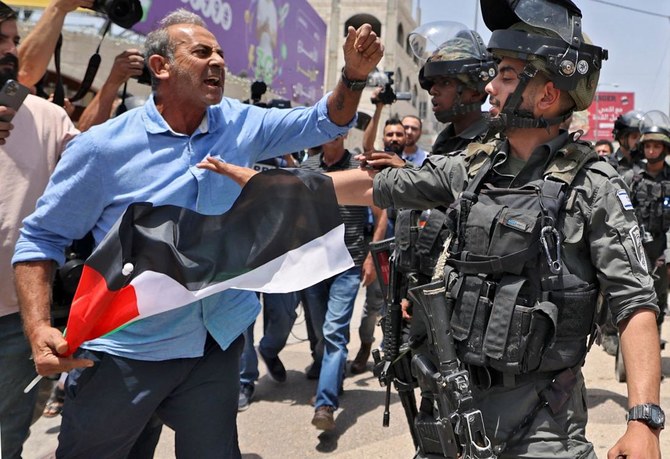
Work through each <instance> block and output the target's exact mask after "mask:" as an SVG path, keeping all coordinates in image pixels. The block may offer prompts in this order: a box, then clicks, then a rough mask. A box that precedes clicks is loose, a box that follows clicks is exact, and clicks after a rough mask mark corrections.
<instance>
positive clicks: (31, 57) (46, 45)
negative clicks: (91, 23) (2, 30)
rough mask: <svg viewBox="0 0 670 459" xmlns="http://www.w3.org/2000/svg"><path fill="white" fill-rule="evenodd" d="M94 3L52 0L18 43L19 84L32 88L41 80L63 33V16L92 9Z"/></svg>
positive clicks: (89, 1)
mask: <svg viewBox="0 0 670 459" xmlns="http://www.w3.org/2000/svg"><path fill="white" fill-rule="evenodd" d="M93 3H95V2H94V0H53V1H52V2H51V3H49V5H48V6H47V7H46V8H45V10H44V12H43V13H42V16H41V17H40V19H39V21H37V24H35V27H34V28H33V30H31V31H30V33H29V34H28V36H27V37H26V38H24V39H23V41H22V42H21V48H20V49H19V52H18V53H19V73H18V80H19V82H20V83H21V84H23V85H25V86H28V87H34V86H35V85H36V84H37V83H38V82H39V81H40V80H41V79H42V76H44V73H45V72H46V70H47V66H48V65H49V61H50V60H51V56H53V53H54V50H55V49H56V43H57V42H58V37H59V35H60V33H61V30H62V29H63V23H64V22H65V16H66V15H67V14H68V13H70V12H71V11H74V10H76V9H77V8H92V7H93Z"/></svg>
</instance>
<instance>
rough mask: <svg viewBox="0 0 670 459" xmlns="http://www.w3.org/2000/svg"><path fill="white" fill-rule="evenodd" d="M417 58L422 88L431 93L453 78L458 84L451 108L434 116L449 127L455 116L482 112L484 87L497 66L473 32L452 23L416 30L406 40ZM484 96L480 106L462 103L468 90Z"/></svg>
mask: <svg viewBox="0 0 670 459" xmlns="http://www.w3.org/2000/svg"><path fill="white" fill-rule="evenodd" d="M407 41H408V43H409V45H410V47H411V49H412V52H413V53H414V55H415V56H416V57H417V58H418V59H419V61H420V62H421V63H422V64H423V65H422V67H421V70H419V84H420V85H421V87H422V88H423V89H425V90H426V91H430V90H431V88H432V87H433V84H434V82H435V80H436V79H438V78H445V77H446V78H454V79H456V80H457V81H458V82H459V86H458V87H457V96H456V100H455V101H454V103H453V105H452V107H451V108H449V109H447V110H441V111H439V112H436V113H435V117H436V118H437V120H438V121H440V122H443V123H446V122H447V121H450V119H451V117H453V116H454V115H459V114H465V113H468V112H472V111H479V110H481V106H482V103H483V102H484V100H485V91H484V87H485V86H486V85H487V84H488V82H489V81H491V80H492V79H493V78H495V76H496V65H495V62H494V60H493V57H492V56H491V54H490V53H489V52H488V51H487V50H486V46H485V45H484V41H483V40H482V38H481V37H480V36H479V34H478V33H477V32H475V31H474V30H470V29H468V28H467V27H466V26H465V25H463V24H460V23H458V22H453V21H437V22H430V23H427V24H424V25H422V26H420V27H417V28H416V29H414V30H413V31H412V32H410V34H409V35H408V37H407ZM466 87H467V88H471V89H474V90H476V91H478V92H480V93H482V95H483V97H482V101H481V103H478V102H476V103H468V104H466V103H463V102H461V96H462V93H463V90H464V89H465V88H466Z"/></svg>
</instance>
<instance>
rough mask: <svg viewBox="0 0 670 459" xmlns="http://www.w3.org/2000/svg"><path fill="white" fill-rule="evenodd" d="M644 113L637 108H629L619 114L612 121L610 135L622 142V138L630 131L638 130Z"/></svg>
mask: <svg viewBox="0 0 670 459" xmlns="http://www.w3.org/2000/svg"><path fill="white" fill-rule="evenodd" d="M643 116H644V113H642V112H641V111H639V110H631V111H629V112H626V113H624V114H623V115H619V116H618V117H617V119H616V120H615V121H614V129H612V135H613V136H614V139H615V140H616V141H618V142H619V143H622V139H623V138H624V137H625V136H627V135H628V134H630V133H632V132H640V122H641V121H642V117H643Z"/></svg>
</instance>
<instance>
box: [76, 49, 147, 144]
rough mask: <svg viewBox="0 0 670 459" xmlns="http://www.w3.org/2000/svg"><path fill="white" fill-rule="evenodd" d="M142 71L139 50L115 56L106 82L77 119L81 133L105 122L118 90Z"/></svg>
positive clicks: (129, 50) (142, 64) (142, 59)
mask: <svg viewBox="0 0 670 459" xmlns="http://www.w3.org/2000/svg"><path fill="white" fill-rule="evenodd" d="M143 70H144V57H142V53H140V51H139V50H137V49H127V50H125V51H123V52H122V53H121V54H119V55H118V56H116V57H115V58H114V64H113V65H112V70H111V71H110V72H109V76H107V80H105V82H104V83H103V85H102V87H101V88H100V90H99V91H98V92H97V93H96V95H95V97H94V98H93V99H92V100H91V102H89V103H88V105H87V106H86V109H85V110H84V111H83V113H82V114H81V116H80V117H79V124H78V127H79V129H80V130H81V131H82V132H83V131H86V130H88V129H89V128H90V127H91V126H95V125H96V124H101V123H104V122H105V121H107V120H108V119H109V117H110V115H111V113H112V108H113V106H114V103H115V102H116V100H117V97H118V92H119V88H120V87H121V86H122V85H123V84H124V83H125V82H127V81H128V79H130V78H132V77H135V78H137V77H139V76H141V75H142V72H143Z"/></svg>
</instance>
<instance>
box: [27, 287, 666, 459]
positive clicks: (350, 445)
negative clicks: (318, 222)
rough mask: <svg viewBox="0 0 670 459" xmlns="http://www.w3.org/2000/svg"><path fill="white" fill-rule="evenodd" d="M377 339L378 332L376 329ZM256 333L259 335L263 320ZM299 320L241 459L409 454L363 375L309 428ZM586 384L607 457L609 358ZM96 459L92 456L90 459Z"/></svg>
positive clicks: (399, 426) (37, 454)
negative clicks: (284, 375)
mask: <svg viewBox="0 0 670 459" xmlns="http://www.w3.org/2000/svg"><path fill="white" fill-rule="evenodd" d="M362 300H363V296H362V295H360V294H359V297H358V300H357V302H356V310H355V312H354V320H353V327H352V343H351V345H350V350H351V354H352V358H353V355H355V353H356V351H357V350H358V344H359V341H358V335H357V329H358V323H359V320H360V319H359V318H360V311H361V307H362ZM377 335H378V336H380V335H381V330H378V331H377ZM256 336H257V337H260V336H262V329H261V324H260V320H259V323H257V324H256ZM663 336H664V338H665V339H666V340H668V341H670V320H667V321H666V323H665V326H664V327H663ZM305 337H306V333H305V328H304V323H303V322H302V317H299V318H298V321H296V325H295V326H294V328H293V336H291V337H290V338H289V344H288V345H287V347H286V348H285V349H284V351H283V352H282V353H281V355H280V356H281V358H282V360H283V362H284V364H285V366H286V368H287V371H288V379H287V381H286V382H285V383H283V384H279V383H276V382H274V381H273V380H272V379H271V378H270V377H269V376H267V373H266V369H265V367H264V366H263V364H262V363H261V368H260V371H261V378H260V380H259V381H258V384H257V386H256V395H255V399H254V402H253V403H252V404H251V406H250V407H249V409H248V410H247V411H245V412H243V413H240V414H239V416H238V426H239V432H240V433H239V435H240V447H241V450H242V457H243V458H244V459H273V458H281V459H285V458H292V459H293V458H296V459H301V458H320V457H325V456H328V457H332V458H337V459H348V458H351V459H354V458H356V459H359V458H365V459H375V458H380V459H381V458H400V459H409V458H411V457H412V453H413V448H412V447H411V439H410V436H409V434H408V433H407V429H406V424H405V419H404V414H403V411H402V407H401V406H400V403H399V400H398V398H397V396H396V395H395V393H393V395H392V398H391V402H392V404H391V423H390V426H389V427H382V413H383V410H384V408H383V406H384V395H385V392H384V389H383V388H381V387H380V386H379V383H378V382H377V380H376V378H374V376H373V375H372V373H370V372H368V373H365V374H363V375H358V376H353V377H347V378H346V379H345V381H344V394H343V395H342V398H341V409H340V410H338V411H337V412H336V423H337V428H336V430H335V431H334V432H332V433H328V434H325V433H319V431H317V430H316V429H315V428H314V427H313V426H312V425H311V424H310V421H311V418H312V415H313V413H314V411H313V408H312V407H311V406H310V405H309V399H310V397H311V396H312V395H313V394H314V391H315V388H316V384H315V382H314V381H309V380H307V379H306V378H305V375H304V371H305V369H306V367H307V366H309V364H310V360H311V358H310V354H309V345H308V344H307V343H306V342H305V341H303V340H302V339H303V338H305ZM584 373H585V377H586V381H587V386H588V388H589V391H588V405H589V414H590V416H589V425H588V436H589V438H590V440H591V441H592V442H593V443H594V444H595V447H596V452H597V454H598V457H600V458H606V457H607V450H608V449H609V448H610V447H611V446H612V445H613V444H614V442H615V441H616V439H617V438H618V437H619V436H620V435H621V434H622V433H623V431H624V430H625V421H624V419H625V418H624V416H625V413H626V409H625V408H626V396H625V394H626V387H625V384H622V383H618V382H616V380H615V378H614V358H613V357H610V356H609V355H607V354H606V353H605V352H604V351H603V350H602V349H601V348H599V347H595V346H594V348H593V349H592V350H591V352H590V353H589V355H588V358H587V363H586V368H585V372H584ZM663 374H664V375H665V376H666V378H665V381H664V382H663V383H662V386H661V405H663V406H664V407H665V410H666V411H667V412H670V346H669V348H668V349H667V350H665V351H663ZM58 430H59V419H58V418H54V419H45V418H41V419H40V420H38V421H37V422H36V423H35V424H34V425H33V427H32V435H31V436H30V438H29V439H28V442H27V443H26V445H25V449H24V459H46V458H49V457H52V456H53V451H54V450H55V447H56V442H57V436H58ZM173 442H174V435H173V433H172V432H171V431H170V430H169V429H167V428H166V429H164V432H163V434H162V436H161V441H160V443H159V446H158V449H157V451H156V455H155V457H156V458H158V459H168V458H174V457H175V456H174V448H173V446H172V445H173ZM661 442H662V448H661V449H662V451H663V452H664V453H665V454H664V455H665V456H668V457H670V434H669V433H667V432H666V433H665V434H664V435H662V436H661ZM92 459H94V458H92Z"/></svg>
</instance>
